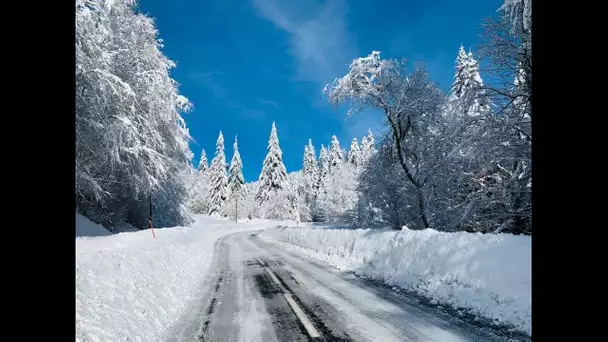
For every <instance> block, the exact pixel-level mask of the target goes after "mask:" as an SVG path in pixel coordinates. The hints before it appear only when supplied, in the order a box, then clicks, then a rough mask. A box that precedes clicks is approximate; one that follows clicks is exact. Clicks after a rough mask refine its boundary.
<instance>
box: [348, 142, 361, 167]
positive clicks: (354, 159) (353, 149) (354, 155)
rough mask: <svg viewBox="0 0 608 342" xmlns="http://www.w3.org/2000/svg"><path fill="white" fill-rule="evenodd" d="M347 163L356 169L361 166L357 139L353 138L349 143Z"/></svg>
mask: <svg viewBox="0 0 608 342" xmlns="http://www.w3.org/2000/svg"><path fill="white" fill-rule="evenodd" d="M347 160H348V163H349V164H351V165H353V166H354V167H357V166H359V165H360V164H361V150H360V149H359V142H358V141H357V138H353V141H352V142H351V143H350V149H349V150H348V158H347Z"/></svg>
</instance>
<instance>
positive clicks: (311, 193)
mask: <svg viewBox="0 0 608 342" xmlns="http://www.w3.org/2000/svg"><path fill="white" fill-rule="evenodd" d="M302 173H303V182H304V186H303V192H304V200H305V202H306V203H307V205H308V206H309V207H310V206H311V205H312V201H313V200H314V197H315V193H316V190H317V187H318V185H319V184H318V177H319V168H318V166H317V158H316V152H315V147H314V146H313V144H312V140H311V139H308V145H306V146H305V147H304V160H303V162H302Z"/></svg>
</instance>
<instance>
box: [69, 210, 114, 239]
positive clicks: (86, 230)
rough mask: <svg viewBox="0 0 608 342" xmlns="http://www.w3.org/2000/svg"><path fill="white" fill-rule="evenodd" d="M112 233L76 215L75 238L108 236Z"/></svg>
mask: <svg viewBox="0 0 608 342" xmlns="http://www.w3.org/2000/svg"><path fill="white" fill-rule="evenodd" d="M108 235H112V233H111V232H110V231H109V230H107V229H105V228H104V227H102V226H101V225H98V224H97V223H94V222H91V220H89V219H88V218H86V217H84V216H82V215H80V214H78V213H76V237H93V236H108Z"/></svg>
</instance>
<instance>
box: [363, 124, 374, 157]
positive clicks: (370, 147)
mask: <svg viewBox="0 0 608 342" xmlns="http://www.w3.org/2000/svg"><path fill="white" fill-rule="evenodd" d="M375 151H376V140H375V139H374V135H373V134H372V131H371V130H368V131H367V136H364V137H363V138H362V139H361V164H365V163H367V161H368V160H369V158H371V156H372V155H373V154H374V153H375Z"/></svg>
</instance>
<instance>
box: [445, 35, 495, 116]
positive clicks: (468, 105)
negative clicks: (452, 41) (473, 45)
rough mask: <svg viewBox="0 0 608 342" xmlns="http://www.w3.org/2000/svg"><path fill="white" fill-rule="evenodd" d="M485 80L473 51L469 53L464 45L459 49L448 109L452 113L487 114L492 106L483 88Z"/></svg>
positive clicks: (458, 114) (457, 114)
mask: <svg viewBox="0 0 608 342" xmlns="http://www.w3.org/2000/svg"><path fill="white" fill-rule="evenodd" d="M482 87H483V80H482V79H481V75H480V74H479V62H478V61H477V60H476V59H475V58H473V53H472V52H471V51H469V53H468V54H467V53H466V51H465V50H464V46H462V45H461V46H460V48H459V49H458V56H457V57H456V72H455V73H454V82H453V83H452V88H451V93H450V97H449V101H448V110H450V111H452V113H451V114H452V115H456V116H460V115H468V116H478V115H481V114H487V113H488V112H489V110H490V107H489V105H488V103H487V101H486V97H485V96H484V93H483V90H482Z"/></svg>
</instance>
